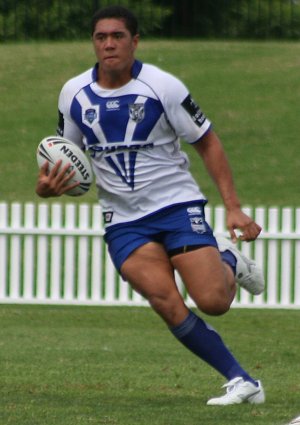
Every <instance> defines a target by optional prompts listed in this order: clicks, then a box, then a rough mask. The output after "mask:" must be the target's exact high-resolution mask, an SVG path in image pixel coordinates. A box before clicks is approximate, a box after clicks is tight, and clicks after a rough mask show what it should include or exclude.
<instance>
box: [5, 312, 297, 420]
mask: <svg viewBox="0 0 300 425" xmlns="http://www.w3.org/2000/svg"><path fill="white" fill-rule="evenodd" d="M0 317H1V330H0V336H1V338H0V340H1V350H0V357H1V368H0V389H1V394H0V424H1V425H21V424H22V425H90V424H97V425H99V424H118V425H149V424H152V425H199V424H201V425H202V424H203V425H204V424H205V425H216V424H222V425H238V424H243V425H283V424H284V423H286V422H287V421H288V419H291V418H292V417H294V416H295V415H297V414H299V413H300V404H299V396H300V382H299V374H300V363H299V327H298V326H295V324H297V323H299V320H300V311H283V310H282V311H280V310H277V311H274V310H273V311H272V310H263V311H257V310H237V309H235V310H232V311H231V312H230V313H228V314H227V315H226V316H224V317H223V318H209V319H208V320H209V322H210V323H211V324H212V325H213V326H214V327H215V328H216V329H217V330H218V331H220V332H221V334H222V335H223V338H224V340H225V341H226V343H227V345H228V346H229V347H230V348H231V349H232V351H233V352H234V353H235V354H236V356H237V357H238V359H239V360H240V361H241V363H242V364H243V365H244V367H245V368H247V369H248V370H249V372H250V373H252V374H253V375H254V376H256V377H258V378H259V379H262V381H263V382H264V386H265V390H266V394H267V402H266V403H265V404H264V405H258V406H255V405H248V404H245V405H238V406H229V407H215V406H206V401H207V399H208V398H210V397H211V396H214V395H218V394H221V389H220V386H221V385H222V384H223V383H224V381H223V378H222V377H221V376H219V375H218V374H217V373H216V372H214V371H213V370H212V369H211V368H209V367H208V366H207V365H206V364H204V363H202V362H201V361H199V360H198V359H197V358H196V357H195V356H194V355H193V354H191V353H189V352H188V351H187V350H186V349H185V348H183V347H181V345H180V344H178V343H177V341H176V340H175V339H174V338H173V336H172V335H171V334H170V333H169V331H168V330H167V329H166V328H165V325H164V324H163V323H162V322H161V320H160V319H159V318H158V317H157V316H156V315H155V314H154V313H153V312H152V311H151V310H150V309H148V308H132V307H131V308H125V307H124V308H120V307H117V308H116V307H102V308H95V307H49V306H48V307H45V306H34V307H33V306H1V309H0Z"/></svg>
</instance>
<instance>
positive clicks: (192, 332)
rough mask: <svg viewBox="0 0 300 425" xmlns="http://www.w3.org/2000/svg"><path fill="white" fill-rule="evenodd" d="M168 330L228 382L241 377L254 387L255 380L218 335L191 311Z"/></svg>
mask: <svg viewBox="0 0 300 425" xmlns="http://www.w3.org/2000/svg"><path fill="white" fill-rule="evenodd" d="M170 330H171V332H172V333H173V334H174V335H175V337H176V338H177V339H178V340H179V341H180V342H181V343H182V344H183V345H185V347H187V348H188V349H189V350H191V351H192V352H193V353H194V354H196V355H197V356H198V357H200V358H201V359H202V360H204V361H205V362H207V363H208V364H209V365H210V366H212V367H213V368H215V369H216V370H217V371H218V372H219V373H221V374H222V375H224V376H225V377H226V378H227V379H228V381H230V380H231V379H233V378H236V377H237V376H241V377H242V378H243V379H244V380H245V381H250V382H252V383H253V384H255V385H256V382H255V380H254V379H252V378H251V376H249V375H248V373H247V372H246V371H245V370H244V369H243V368H242V367H241V366H240V365H239V363H238V362H237V361H236V359H235V358H234V357H233V355H232V354H231V353H230V351H229V350H228V349H227V347H226V346H225V345H224V343H223V341H222V339H221V337H220V336H219V335H218V333H217V332H216V331H215V330H214V329H213V328H212V327H211V326H210V325H208V324H207V323H205V322H204V321H203V320H202V319H201V318H200V317H198V316H197V315H196V314H194V313H193V312H192V311H190V312H189V314H188V316H187V317H186V319H185V320H184V321H183V322H182V323H181V324H180V325H178V326H175V327H172V328H170Z"/></svg>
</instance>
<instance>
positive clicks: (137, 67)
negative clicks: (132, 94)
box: [92, 59, 143, 81]
mask: <svg viewBox="0 0 300 425" xmlns="http://www.w3.org/2000/svg"><path fill="white" fill-rule="evenodd" d="M142 67H143V63H142V62H140V61H138V60H137V59H136V60H135V61H134V63H133V65H132V68H131V76H132V78H134V79H137V77H138V76H139V74H140V72H141V70H142ZM98 69H99V62H97V63H96V65H95V66H94V68H93V71H92V78H93V81H97V78H98Z"/></svg>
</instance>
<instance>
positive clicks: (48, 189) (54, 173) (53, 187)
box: [35, 160, 80, 198]
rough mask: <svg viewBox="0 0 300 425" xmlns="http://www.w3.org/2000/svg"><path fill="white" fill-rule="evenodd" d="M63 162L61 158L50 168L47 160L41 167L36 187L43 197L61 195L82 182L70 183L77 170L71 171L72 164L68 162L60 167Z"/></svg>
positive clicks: (38, 193)
mask: <svg viewBox="0 0 300 425" xmlns="http://www.w3.org/2000/svg"><path fill="white" fill-rule="evenodd" d="M61 163H62V161H61V160H59V161H57V163H56V164H55V165H54V167H53V168H52V169H51V170H50V169H49V162H48V161H46V162H45V164H44V165H43V166H42V167H41V168H40V171H39V174H38V181H37V185H36V189H35V191H36V193H37V195H39V196H40V197H42V198H50V197H55V196H61V195H63V194H64V193H65V192H67V191H68V190H70V189H73V188H74V187H76V186H78V185H79V184H80V183H79V182H76V183H72V184H68V182H69V181H70V180H71V179H72V177H74V175H75V171H74V170H73V171H71V172H70V171H69V169H70V166H71V164H66V165H65V166H64V167H63V168H62V169H60V166H61Z"/></svg>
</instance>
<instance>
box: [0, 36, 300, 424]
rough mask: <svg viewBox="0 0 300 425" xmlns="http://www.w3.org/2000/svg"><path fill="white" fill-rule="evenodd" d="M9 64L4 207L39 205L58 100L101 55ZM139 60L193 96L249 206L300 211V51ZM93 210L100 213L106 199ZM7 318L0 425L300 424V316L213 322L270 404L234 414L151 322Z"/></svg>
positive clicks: (53, 311) (179, 50)
mask: <svg viewBox="0 0 300 425" xmlns="http://www.w3.org/2000/svg"><path fill="white" fill-rule="evenodd" d="M0 55H1V61H0V79H1V85H0V108H1V122H0V177H1V179H0V201H2V200H4V201H7V202H12V201H22V202H23V201H33V202H38V201H40V199H39V198H37V196H36V195H35V194H34V186H35V180H36V173H37V166H36V160H35V150H36V146H37V144H38V142H39V141H40V140H41V139H42V138H43V137H44V136H46V135H50V134H52V133H54V132H55V128H56V120H57V97H58V93H59V91H60V88H61V86H62V84H63V83H64V82H65V81H66V80H67V79H69V78H70V77H72V76H73V75H75V74H77V73H80V72H82V71H83V70H85V69H87V68H88V67H90V66H91V65H92V64H93V63H94V56H93V52H92V48H91V45H90V44H89V43H82V42H81V43H77V42H76V43H38V44H36V43H29V44H2V45H0ZM138 57H139V58H140V59H142V60H144V61H146V62H148V61H149V62H152V63H155V64H157V65H159V66H161V67H162V68H164V69H166V70H168V71H171V72H172V73H175V74H176V75H178V76H179V77H180V78H181V79H182V80H183V81H185V83H186V84H187V85H188V86H189V88H190V90H191V92H192V94H193V97H194V98H195V99H197V101H198V103H199V104H200V105H201V107H202V109H203V110H204V111H205V113H206V114H207V115H208V116H209V117H210V118H211V119H212V121H213V122H214V126H215V129H216V130H217V132H218V133H219V135H220V136H221V139H222V140H223V142H224V145H225V148H226V150H227V152H228V156H229V158H230V161H231V164H232V168H233V171H234V175H235V177H236V182H237V187H238V191H239V193H240V197H241V200H242V202H243V203H244V204H248V205H264V206H268V205H278V206H282V205H284V206H299V169H300V159H299V146H298V145H299V143H298V139H299V117H298V115H299V101H300V79H299V65H300V44H299V43H292V42H291V43H279V42H269V43H263V42H215V41H210V42H204V41H147V42H143V43H141V46H140V50H139V54H138ZM185 149H187V152H188V153H189V154H190V157H191V162H192V171H193V174H194V175H195V177H196V179H197V180H198V181H199V182H200V183H201V187H202V188H203V190H204V192H205V193H206V194H207V196H208V198H209V200H210V202H211V204H217V203H219V202H220V199H219V197H218V195H217V193H216V190H215V189H214V187H213V185H212V183H211V182H210V180H209V178H208V177H207V176H206V174H205V172H204V170H203V168H202V166H201V163H200V162H199V161H197V158H196V157H195V154H194V153H193V150H192V148H191V147H185ZM70 200H72V201H74V199H71V198H68V197H63V198H61V201H62V202H66V201H70ZM82 201H85V202H95V201H96V190H95V189H92V190H91V191H90V192H89V193H88V194H87V195H86V196H85V197H84V198H80V199H78V200H77V201H76V202H82ZM0 318H1V327H0V344H1V350H0V359H1V368H0V390H1V394H0V425H89V424H97V425H100V424H118V425H149V424H151V425H216V424H221V425H239V424H243V425H283V424H284V423H286V422H287V421H288V420H289V419H291V418H292V417H293V416H296V415H297V414H299V413H300V401H299V400H300V381H299V376H300V363H299V320H300V311H283V310H282V311H281V310H277V311H274V310H262V311H261V310H238V309H235V310H232V311H231V312H230V313H229V314H227V315H226V316H224V317H223V318H210V319H209V322H210V323H211V324H212V325H213V326H215V328H216V329H217V330H218V331H220V333H221V334H222V336H223V337H224V339H225V341H226V342H227V344H228V345H229V347H230V348H231V349H232V350H233V352H234V353H235V354H236V355H237V357H238V359H239V360H240V361H241V363H242V365H243V366H245V368H246V369H247V370H249V372H250V373H251V374H253V375H255V376H257V377H258V378H259V379H262V381H263V383H264V385H265V389H266V393H267V403H266V404H264V405H262V406H251V405H243V406H230V407H227V408H217V407H211V406H209V407H208V406H206V404H205V403H206V401H207V399H208V398H210V397H211V396H215V395H219V394H220V393H221V388H220V387H221V385H222V384H223V383H224V381H223V379H222V377H220V376H219V375H218V374H217V373H215V372H214V371H213V370H211V369H210V368H209V367H208V366H206V365H205V364H203V363H201V362H200V361H199V360H198V359H197V358H196V357H194V356H193V355H192V354H190V353H189V352H187V350H185V349H184V348H182V347H181V346H180V345H179V344H178V343H177V342H176V341H175V340H174V338H173V337H172V336H171V335H170V333H169V332H168V331H167V330H166V329H165V326H164V324H163V323H162V322H161V321H160V319H159V318H158V317H156V316H155V315H154V313H153V312H152V311H151V310H150V309H147V308H113V307H101V308H94V307H89V308H86V307H50V306H5V305H2V306H0Z"/></svg>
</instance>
